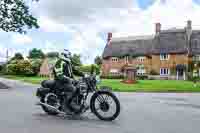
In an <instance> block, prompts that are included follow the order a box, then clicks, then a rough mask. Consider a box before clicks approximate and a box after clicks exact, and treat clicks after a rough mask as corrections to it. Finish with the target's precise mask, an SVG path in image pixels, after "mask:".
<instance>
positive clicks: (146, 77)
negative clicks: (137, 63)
mask: <svg viewBox="0 0 200 133" xmlns="http://www.w3.org/2000/svg"><path fill="white" fill-rule="evenodd" d="M136 78H137V79H138V80H145V79H148V76H147V75H137V76H136Z"/></svg>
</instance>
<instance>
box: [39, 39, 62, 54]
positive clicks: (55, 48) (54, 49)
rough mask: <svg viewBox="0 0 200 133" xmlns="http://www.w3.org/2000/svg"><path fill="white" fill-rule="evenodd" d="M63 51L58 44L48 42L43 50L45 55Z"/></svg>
mask: <svg viewBox="0 0 200 133" xmlns="http://www.w3.org/2000/svg"><path fill="white" fill-rule="evenodd" d="M61 49H62V48H59V47H58V44H56V42H53V41H48V40H46V41H45V43H44V47H43V48H42V51H43V52H44V53H48V52H59V51H60V50H61Z"/></svg>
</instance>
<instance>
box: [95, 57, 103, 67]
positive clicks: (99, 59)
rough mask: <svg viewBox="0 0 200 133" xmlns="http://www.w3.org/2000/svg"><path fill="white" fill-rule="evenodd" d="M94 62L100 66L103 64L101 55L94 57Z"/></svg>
mask: <svg viewBox="0 0 200 133" xmlns="http://www.w3.org/2000/svg"><path fill="white" fill-rule="evenodd" d="M94 62H95V64H97V65H98V66H100V65H101V64H102V58H101V57H100V56H96V58H95V59H94Z"/></svg>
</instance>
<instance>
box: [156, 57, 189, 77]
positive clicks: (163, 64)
mask: <svg viewBox="0 0 200 133" xmlns="http://www.w3.org/2000/svg"><path fill="white" fill-rule="evenodd" d="M188 59H189V58H188V57H187V55H186V54H170V55H169V59H168V60H160V55H152V70H154V71H156V72H157V73H160V68H169V69H170V70H172V69H174V68H175V67H176V65H177V64H185V65H187V64H188Z"/></svg>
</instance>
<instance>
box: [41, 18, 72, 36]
mask: <svg viewBox="0 0 200 133" xmlns="http://www.w3.org/2000/svg"><path fill="white" fill-rule="evenodd" d="M38 22H39V25H40V27H41V29H42V30H43V31H45V32H72V30H71V29H69V27H67V26H66V25H65V24H62V23H59V22H56V21H54V20H52V19H50V18H48V17H45V16H40V18H39V21H38Z"/></svg>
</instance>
